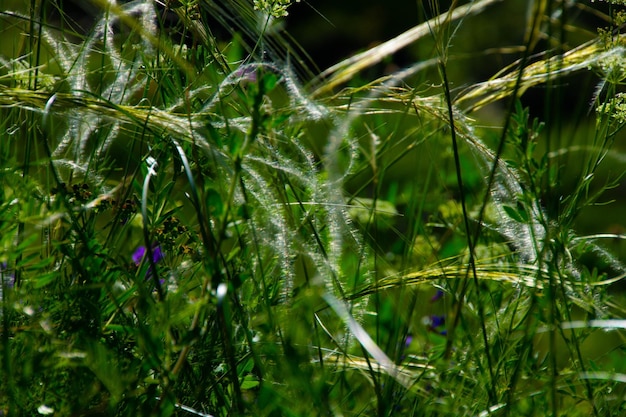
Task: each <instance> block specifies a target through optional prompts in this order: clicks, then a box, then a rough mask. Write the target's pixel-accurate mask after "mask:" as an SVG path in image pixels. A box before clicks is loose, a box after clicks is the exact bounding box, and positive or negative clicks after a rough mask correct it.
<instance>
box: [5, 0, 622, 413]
mask: <svg viewBox="0 0 626 417" xmlns="http://www.w3.org/2000/svg"><path fill="white" fill-rule="evenodd" d="M495 3H497V1H495V0H483V1H479V2H472V3H471V4H469V5H467V6H462V7H459V8H454V10H452V11H450V12H449V13H447V14H445V15H441V16H439V17H437V18H435V19H432V20H430V21H429V22H427V23H425V24H422V25H419V26H417V27H416V28H414V29H413V30H410V31H408V32H406V33H404V34H403V35H401V36H399V37H397V38H394V39H393V40H392V41H389V42H386V43H384V44H382V45H381V46H380V47H373V48H370V49H369V50H367V51H365V52H364V53H363V54H360V55H357V56H355V57H354V58H352V59H349V60H347V61H344V62H342V63H340V64H338V65H337V66H333V67H331V69H329V70H327V72H325V73H324V74H323V76H325V77H327V78H326V80H327V81H328V83H327V84H325V85H321V86H320V85H319V84H317V83H316V82H314V83H312V84H311V85H313V86H314V87H315V91H314V92H312V93H311V92H309V91H307V90H306V89H305V88H302V87H301V86H300V81H301V80H303V81H305V82H306V80H307V79H308V78H302V77H301V75H302V73H305V72H306V71H308V69H306V68H303V65H302V61H300V60H299V59H294V61H293V62H289V59H286V58H285V57H286V56H287V55H288V54H290V53H291V52H290V48H288V47H286V46H287V43H285V42H286V41H285V39H286V35H285V34H284V33H282V32H281V26H280V25H279V24H278V23H277V22H278V20H279V19H278V18H279V17H281V16H284V13H285V12H286V10H287V9H286V6H288V5H293V2H285V1H276V2H250V1H241V0H224V1H212V2H197V1H195V0H191V1H186V0H185V1H179V2H161V3H159V7H161V8H160V9H155V4H153V2H149V1H138V0H135V1H130V2H127V3H124V4H123V5H118V4H117V3H115V2H108V1H98V2H96V4H98V5H100V6H101V7H102V11H103V17H102V18H99V19H98V20H97V21H96V23H95V25H94V27H93V28H92V30H91V31H90V32H89V35H87V36H86V37H85V38H84V39H82V40H81V42H80V43H78V44H76V43H74V42H72V41H70V40H69V37H68V39H66V38H65V36H64V35H65V33H63V32H57V31H56V30H55V29H54V28H53V27H51V26H49V25H45V24H44V22H36V21H35V18H34V16H36V15H37V13H35V11H36V10H35V9H33V14H32V15H29V14H28V13H26V14H25V13H14V14H12V15H7V14H5V15H3V16H4V17H6V18H7V19H18V21H19V22H23V23H24V24H30V25H31V27H30V29H29V30H26V29H28V28H26V29H25V30H24V31H23V32H24V33H30V35H31V36H30V39H31V40H32V42H30V43H29V42H26V43H25V44H24V45H25V46H24V48H25V49H23V50H20V51H19V54H18V57H13V56H12V57H3V58H2V59H1V60H0V62H1V63H2V66H3V67H2V71H3V76H2V77H1V78H0V113H2V116H3V117H2V118H0V127H1V128H2V129H0V131H2V132H5V134H4V136H3V139H6V142H4V141H3V146H0V178H1V179H2V181H0V183H1V184H2V185H1V186H0V187H1V188H0V250H1V251H2V252H0V281H1V282H0V284H2V286H1V288H0V290H1V291H2V292H1V293H0V299H1V307H2V310H1V314H0V316H1V317H0V322H1V323H0V333H1V334H0V357H1V359H2V360H1V361H0V367H1V368H2V369H1V370H2V374H3V379H2V380H1V381H0V392H3V393H6V395H5V396H2V397H1V398H0V413H5V412H6V414H12V413H24V414H28V415H30V414H35V413H39V414H46V413H57V414H60V415H74V414H76V415H78V414H86V413H87V414H89V413H92V414H103V415H104V414H106V415H108V414H111V415H128V416H135V415H159V416H169V415H176V414H179V413H181V412H183V411H184V412H185V413H190V414H194V415H215V416H226V415H243V414H254V415H283V414H284V415H304V414H320V415H334V414H337V415H363V414H368V415H369V414H372V415H381V416H383V415H421V414H438V415H472V416H475V415H485V416H487V415H493V414H498V413H501V414H503V415H504V414H508V415H518V414H520V415H530V414H532V413H533V412H534V410H542V412H543V411H545V410H550V411H551V412H552V413H553V414H555V415H557V414H559V413H567V414H568V415H570V414H572V413H575V412H578V413H580V414H593V413H594V412H595V414H596V415H599V414H600V412H604V411H605V410H608V411H607V412H608V414H612V415H620V413H621V412H622V411H623V410H622V408H623V404H621V403H622V401H621V396H620V395H618V394H619V393H620V392H621V391H619V390H621V389H622V388H623V387H622V386H621V385H620V384H623V375H622V373H621V372H620V371H619V369H620V368H619V367H620V366H622V362H623V360H622V359H623V358H622V355H621V351H620V350H619V349H620V344H619V343H621V340H620V339H619V337H620V334H621V333H620V332H621V331H623V329H624V328H625V324H624V321H623V320H621V319H619V317H621V316H623V313H624V311H623V308H621V307H619V306H618V305H617V304H618V303H616V302H611V300H610V299H609V298H608V297H607V295H606V291H605V290H606V288H607V287H608V286H609V285H612V284H615V283H616V282H618V281H620V280H621V279H622V278H623V277H624V276H626V272H624V268H623V266H622V265H621V262H620V260H619V259H618V258H617V257H616V256H613V255H611V254H610V253H609V251H608V250H607V249H606V248H605V247H604V246H601V245H600V244H599V243H598V242H600V241H602V240H607V239H616V238H619V239H622V238H623V236H622V235H620V234H603V233H594V234H590V235H586V236H585V235H583V236H578V235H577V234H576V223H575V220H576V219H577V217H578V216H579V215H580V213H581V212H582V211H583V209H584V208H585V207H586V205H587V204H589V203H593V202H594V201H597V198H599V195H600V193H601V191H602V190H603V189H604V188H603V186H602V184H601V185H600V186H599V187H598V188H597V190H598V191H597V192H596V189H594V188H591V185H592V180H593V179H594V178H596V177H597V176H598V174H597V173H598V172H599V171H598V169H599V168H598V167H599V166H601V165H603V164H604V163H605V161H607V160H608V159H609V158H615V159H616V160H617V159H618V157H621V154H618V153H615V152H612V151H611V150H610V147H611V145H612V144H613V141H614V139H615V138H616V135H617V134H618V133H619V132H620V131H622V128H623V125H624V120H625V119H626V118H624V117H623V116H622V115H621V113H622V112H623V111H624V109H623V108H622V107H624V106H623V103H622V101H623V97H622V96H621V95H620V93H619V92H618V88H617V86H618V85H619V84H620V83H622V81H623V77H624V71H623V62H622V61H623V46H622V45H621V42H622V37H621V36H615V37H613V36H612V34H613V32H612V31H607V32H606V33H611V36H609V37H606V36H605V37H604V38H602V36H601V38H602V40H599V41H596V42H593V43H588V44H585V45H583V46H580V47H578V48H575V49H573V50H570V51H569V52H564V53H563V54H558V56H555V57H552V58H545V59H542V60H541V61H539V62H535V63H532V64H530V65H527V66H525V68H524V69H523V72H522V70H521V69H519V68H517V67H514V66H511V67H509V68H507V69H506V70H505V71H504V72H501V73H499V74H498V75H496V76H495V77H494V78H493V79H492V80H491V81H488V82H487V83H485V84H475V85H472V86H469V87H468V88H467V89H466V90H464V91H463V92H462V93H461V94H460V95H458V96H457V98H456V99H455V100H454V101H452V100H450V99H449V97H446V94H442V93H441V90H440V89H439V87H438V86H433V85H432V81H430V80H423V83H422V84H419V83H418V84H417V85H414V86H412V87H411V86H410V84H409V83H413V82H414V80H415V79H419V77H420V76H421V75H422V74H423V73H425V71H426V70H427V69H430V68H431V67H432V66H433V65H436V64H439V67H440V70H441V71H442V72H443V73H445V71H446V70H447V67H446V66H447V65H449V62H451V61H449V59H448V58H449V53H450V51H448V50H447V49H446V48H447V47H448V45H450V44H452V43H453V42H454V41H456V38H453V36H454V35H450V34H449V33H448V32H447V31H446V30H443V29H441V28H444V29H445V26H446V25H447V24H449V23H450V22H451V21H452V20H455V19H457V20H460V21H462V22H466V19H465V18H467V17H469V16H470V15H471V14H472V13H474V12H476V11H481V10H484V8H485V7H487V6H489V5H491V4H495ZM559 4H561V3H559ZM255 6H256V7H257V8H263V9H265V11H264V12H263V13H261V12H259V11H255V9H254V8H255ZM431 6H433V7H432V8H433V10H437V7H434V6H436V4H435V2H432V3H431ZM549 6H551V4H549V2H547V1H541V2H537V7H536V9H535V10H536V12H537V16H536V19H537V20H536V21H532V22H529V23H530V25H528V26H527V27H528V28H529V29H528V32H527V33H528V34H529V36H530V38H529V39H527V41H528V43H529V44H530V43H531V41H532V39H531V38H532V37H534V36H536V35H537V34H539V33H540V30H541V29H542V28H544V27H545V26H542V25H539V24H538V23H540V22H544V21H545V22H546V24H547V25H552V24H554V21H553V20H550V19H547V20H542V19H543V16H540V15H539V14H541V13H544V12H545V13H548V12H549V11H550V10H552V12H554V10H553V9H551V7H549ZM552 6H554V4H552ZM562 6H563V7H566V6H567V7H569V3H568V4H566V3H562ZM42 10H43V9H42ZM171 12H173V13H174V14H175V15H176V16H178V17H179V18H180V19H181V21H182V23H181V25H182V26H184V29H185V30H187V29H189V31H191V33H192V34H191V35H190V37H191V39H190V38H187V37H186V36H180V38H181V39H182V40H180V41H175V40H174V39H177V35H185V34H186V33H187V32H185V33H180V34H174V36H173V37H171V38H169V37H167V36H165V35H166V31H164V30H163V29H164V28H163V27H162V26H161V24H162V23H163V19H162V17H163V16H165V15H166V14H167V13H171ZM162 13H163V14H162ZM43 15H44V14H43V12H42V14H41V16H43ZM270 15H273V16H270ZM555 15H556V13H553V14H552V15H551V16H548V17H553V16H555ZM215 22H217V24H218V25H222V26H223V27H224V28H227V29H228V30H229V31H230V32H227V33H229V34H230V35H232V36H233V39H232V41H233V42H234V43H233V44H230V46H226V44H225V43H224V42H222V40H221V39H217V38H215V37H214V35H213V29H214V27H213V25H214V24H216V23H215ZM231 27H232V28H231ZM549 28H550V27H549V26H548V29H549ZM440 30H441V35H439V34H438V33H437V32H438V31H440ZM234 32H239V33H238V34H236V35H235V33H234ZM36 33H39V37H38V38H37V40H38V41H39V44H38V45H39V47H40V50H39V52H37V47H36V45H37V44H36V42H35V37H34V36H33V34H36ZM428 33H431V34H433V35H434V36H435V37H436V38H437V39H436V41H437V42H438V44H439V46H440V48H441V49H440V50H439V54H440V55H439V56H437V57H433V58H432V59H427V60H424V61H421V62H418V63H415V64H414V65H411V66H409V67H408V68H406V69H403V70H400V71H397V72H396V73H393V74H391V75H388V76H385V77H381V78H379V79H377V80H375V81H374V82H371V83H369V84H367V85H364V86H360V87H351V88H346V89H344V90H342V91H340V92H339V93H337V94H335V95H333V96H330V97H327V96H325V94H326V93H327V92H329V91H331V90H332V89H333V88H334V87H336V86H338V85H339V84H340V83H343V82H346V81H349V80H351V79H353V78H352V77H355V74H357V72H358V71H360V70H362V69H363V68H366V67H368V66H370V65H372V64H373V63H375V62H378V61H379V60H380V59H382V58H383V57H385V56H388V55H389V54H392V53H394V52H395V51H397V50H399V49H400V48H402V47H404V46H406V45H408V44H409V43H411V42H413V41H415V40H417V39H420V38H421V37H423V36H424V35H426V34H428ZM452 33H453V34H454V33H456V32H452ZM230 40H231V39H227V41H230ZM240 45H241V47H242V50H243V51H245V52H236V49H237V48H239V46H240ZM28 48H30V49H28ZM229 48H232V50H231V49H229ZM43 52H45V53H43ZM227 56H228V57H229V58H226V57H227ZM588 68H592V69H594V70H595V71H597V72H598V73H599V74H600V76H601V77H602V79H603V80H602V82H601V83H600V84H599V87H598V89H597V92H596V95H595V97H594V98H593V102H594V105H595V108H596V114H595V116H596V136H595V137H594V139H593V143H592V145H591V146H589V147H579V149H585V151H586V153H585V156H584V160H583V163H582V164H580V165H581V167H582V168H581V171H580V172H578V173H577V176H576V178H575V181H574V185H573V187H572V191H571V193H568V195H566V196H564V198H563V199H562V200H560V201H561V204H560V205H558V207H557V208H558V210H555V209H553V208H551V207H547V205H546V203H545V200H546V199H545V196H544V195H543V188H542V187H543V185H544V184H545V183H546V176H547V174H546V172H551V171H550V170H549V169H548V168H549V163H553V161H552V159H554V160H556V159H558V157H559V156H561V155H562V154H563V153H564V152H573V151H574V148H573V147H572V148H571V149H561V148H560V149H556V150H551V152H549V153H546V156H545V158H537V154H536V152H535V149H538V148H537V146H538V144H539V141H541V140H542V139H543V136H542V135H543V134H544V131H542V124H540V123H539V122H536V121H534V120H532V119H531V118H530V111H529V110H527V109H525V108H524V107H522V106H517V107H516V108H514V107H512V109H513V111H512V112H511V114H510V115H508V116H507V117H508V118H509V119H508V120H509V121H508V122H507V123H509V122H510V128H509V129H508V130H507V131H506V132H505V133H506V135H505V134H503V137H505V138H506V140H507V146H509V147H510V154H506V153H502V154H501V153H500V152H494V151H493V150H492V149H490V148H489V147H488V146H487V145H486V143H488V141H487V140H486V139H485V138H484V137H483V133H484V131H483V130H482V129H481V128H480V126H479V124H478V122H476V121H475V120H473V119H472V118H470V114H471V112H473V111H474V110H476V109H478V108H479V107H481V106H484V105H486V104H490V103H493V102H494V101H496V100H499V99H502V98H506V97H510V96H512V95H516V94H518V93H519V92H520V91H524V90H525V89H527V88H529V87H531V86H534V85H538V84H539V83H546V82H547V83H552V84H550V85H554V81H557V80H560V79H561V78H560V77H562V76H564V75H566V74H570V73H574V72H575V71H585V70H587V69H588ZM298 77H301V78H300V79H299V78H298ZM320 79H321V78H320ZM516 80H519V84H518V86H517V87H516V86H515V83H516ZM447 93H449V91H447ZM512 98H517V97H512ZM4 116H6V117H4ZM546 123H547V122H546ZM451 135H455V136H456V137H457V138H458V139H459V141H458V143H459V146H458V149H454V150H453V147H452V146H451V144H450V138H451ZM5 143H8V145H7V146H4V144H5ZM456 151H458V155H455V153H456ZM503 155H505V156H506V158H505V157H503ZM509 155H513V157H510V158H509V157H508V156H509ZM457 156H458V157H459V158H457ZM456 162H460V165H459V166H460V168H459V166H455V163H456ZM492 172H493V173H494V181H493V183H488V182H487V181H486V180H485V178H489V175H490V174H491V173H492ZM557 174H558V175H557ZM557 174H554V175H555V177H549V178H548V179H550V180H554V178H556V180H559V179H560V178H561V177H559V175H560V174H559V173H558V172H557ZM459 176H462V177H463V181H458V177H459ZM556 180H555V181H556ZM461 182H462V185H461V186H460V188H459V184H460V183H461ZM550 184H551V185H552V183H550ZM487 186H489V187H490V189H488V190H487V189H486V188H487ZM463 205H465V206H466V208H467V209H466V210H463V209H462V206H463ZM139 212H140V213H139ZM468 225H469V226H468ZM477 229H480V231H481V233H480V234H478V233H476V234H475V235H474V236H470V237H468V235H471V234H472V233H473V232H474V230H477ZM474 240H475V241H474ZM138 248H141V249H139V250H138ZM137 250H138V251H137ZM142 254H143V255H142ZM589 254H592V255H594V256H596V258H597V259H599V261H598V262H597V263H596V264H592V266H590V267H589V268H587V267H586V266H585V263H584V260H583V259H582V258H583V256H588V255H589ZM139 258H142V259H144V258H145V260H144V261H142V260H141V259H139ZM472 259H473V261H474V271H473V273H474V274H475V280H468V279H467V277H468V268H467V264H468V262H469V261H470V260H472ZM600 264H605V265H608V266H609V267H610V270H611V272H610V273H608V272H604V271H598V270H591V268H592V267H595V266H598V265H600ZM151 278H153V279H152V280H151ZM466 283H467V285H465V284H466ZM466 288H467V290H466ZM435 291H436V292H435ZM433 293H434V295H433ZM477 335H479V336H480V337H477ZM613 337H614V338H615V339H611V338H613ZM606 341H610V342H611V343H613V344H611V346H613V345H614V346H615V349H613V350H612V351H611V352H610V353H609V354H605V352H602V353H601V354H599V355H595V354H594V353H590V351H589V350H587V349H588V346H587V345H588V344H589V343H593V342H595V343H597V344H598V345H599V346H602V347H603V348H604V346H606V345H607V344H606V343H605V342H606ZM24 387H28V388H29V389H27V390H26V389H23V388H24ZM607 392H609V393H610V394H607ZM50 393H54V395H50ZM614 393H618V394H615V395H614Z"/></svg>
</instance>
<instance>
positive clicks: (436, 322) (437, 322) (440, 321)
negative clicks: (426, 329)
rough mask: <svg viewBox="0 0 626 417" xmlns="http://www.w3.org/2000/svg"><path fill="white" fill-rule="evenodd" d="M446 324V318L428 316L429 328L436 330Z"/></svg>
mask: <svg viewBox="0 0 626 417" xmlns="http://www.w3.org/2000/svg"><path fill="white" fill-rule="evenodd" d="M444 324H446V316H439V315H436V314H435V315H432V316H430V327H432V328H433V329H436V328H437V327H441V326H443V325H444Z"/></svg>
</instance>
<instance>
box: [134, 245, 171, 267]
mask: <svg viewBox="0 0 626 417" xmlns="http://www.w3.org/2000/svg"><path fill="white" fill-rule="evenodd" d="M145 255H146V247H145V246H139V247H138V248H137V249H136V250H135V252H133V257H132V258H133V262H134V263H135V265H137V266H139V264H141V260H142V259H143V257H144V256H145ZM164 257H165V255H163V251H162V250H161V247H160V246H154V247H153V248H152V261H153V262H154V263H157V262H159V261H162V260H163V258H164Z"/></svg>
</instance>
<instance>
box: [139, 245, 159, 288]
mask: <svg viewBox="0 0 626 417" xmlns="http://www.w3.org/2000/svg"><path fill="white" fill-rule="evenodd" d="M145 256H146V247H145V246H139V247H138V248H137V249H136V250H135V252H133V255H132V259H133V262H134V263H135V265H137V266H139V265H141V261H142V260H143V258H144V257H145ZM163 258H165V254H164V253H163V250H162V249H161V247H160V246H158V245H156V246H154V247H153V248H152V261H153V262H154V263H155V264H156V263H158V262H160V261H162V260H163ZM151 276H152V266H150V267H149V268H148V270H147V271H146V280H147V279H149V278H150V277H151ZM159 283H160V284H161V285H163V284H164V283H165V280H164V279H160V280H159Z"/></svg>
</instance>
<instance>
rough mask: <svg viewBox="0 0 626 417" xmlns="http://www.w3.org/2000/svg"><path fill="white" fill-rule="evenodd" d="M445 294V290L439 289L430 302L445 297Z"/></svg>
mask: <svg viewBox="0 0 626 417" xmlns="http://www.w3.org/2000/svg"><path fill="white" fill-rule="evenodd" d="M443 295H444V292H443V291H441V290H437V292H436V293H435V295H433V296H432V298H431V299H430V302H431V303H434V302H435V301H438V300H441V299H442V298H443Z"/></svg>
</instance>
